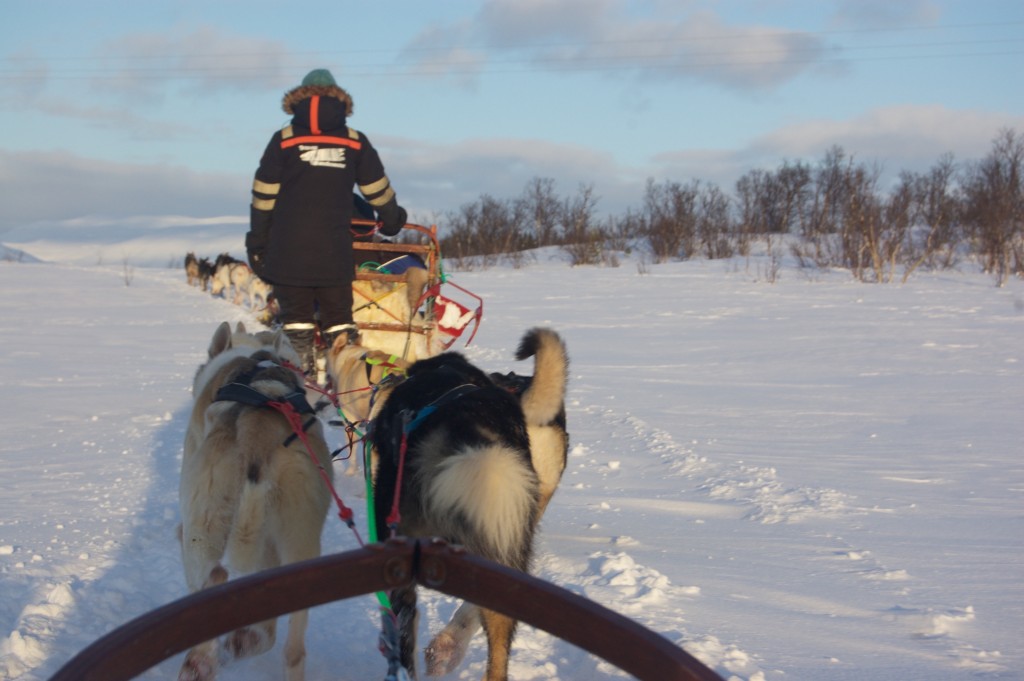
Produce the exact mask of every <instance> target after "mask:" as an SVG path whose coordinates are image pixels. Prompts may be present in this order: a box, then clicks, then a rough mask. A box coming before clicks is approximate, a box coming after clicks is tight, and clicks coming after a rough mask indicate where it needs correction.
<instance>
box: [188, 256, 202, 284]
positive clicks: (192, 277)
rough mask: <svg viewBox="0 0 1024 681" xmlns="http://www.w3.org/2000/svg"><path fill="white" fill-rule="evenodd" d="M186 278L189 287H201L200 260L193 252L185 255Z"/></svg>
mask: <svg viewBox="0 0 1024 681" xmlns="http://www.w3.org/2000/svg"><path fill="white" fill-rule="evenodd" d="M185 278H186V279H187V280H188V285H189V286H199V260H198V259H196V254H195V253H193V252H192V251H189V252H188V253H186V254H185Z"/></svg>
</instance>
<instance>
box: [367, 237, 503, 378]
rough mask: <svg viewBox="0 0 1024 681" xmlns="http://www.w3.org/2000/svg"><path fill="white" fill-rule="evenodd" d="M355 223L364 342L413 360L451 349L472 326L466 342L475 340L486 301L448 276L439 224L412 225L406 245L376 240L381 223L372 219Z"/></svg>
mask: <svg viewBox="0 0 1024 681" xmlns="http://www.w3.org/2000/svg"><path fill="white" fill-rule="evenodd" d="M352 226H353V235H354V237H355V241H354V242H353V244H352V248H353V251H354V253H355V256H356V264H357V270H356V277H355V280H354V281H353V283H352V298H353V320H354V321H355V323H356V325H357V326H358V327H359V331H360V335H361V337H362V344H363V345H366V346H367V347H371V348H374V349H376V350H381V351H384V352H387V353H390V354H395V355H398V356H399V357H402V358H404V359H407V360H410V361H412V360H416V359H421V358H423V357H432V356H433V355H436V354H438V353H439V352H443V351H444V350H447V349H449V348H450V347H451V346H452V345H454V344H455V342H456V341H458V340H459V339H460V338H461V337H462V336H463V335H464V334H465V331H466V330H467V329H468V328H470V327H471V326H472V331H471V332H470V334H469V336H468V338H467V340H466V344H467V345H468V344H469V343H470V342H472V340H473V338H474V337H475V336H476V332H477V329H478V328H479V326H480V321H481V319H482V317H483V300H482V299H481V298H480V297H479V296H477V295H476V294H474V293H472V292H471V291H468V290H466V289H465V288H462V287H461V286H458V285H457V284H455V283H453V282H451V281H449V280H448V279H447V277H446V276H445V274H444V272H443V270H442V267H441V253H440V247H439V245H438V241H437V227H436V226H434V225H431V226H430V227H424V226H422V225H417V224H406V225H405V227H404V228H403V230H402V232H401V234H402V235H403V236H404V237H405V239H406V241H405V242H404V243H397V242H387V241H383V242H381V241H371V240H370V239H371V238H372V235H373V233H374V232H375V229H376V223H374V222H372V221H369V220H353V222H352ZM446 285H447V286H450V287H452V288H453V289H455V290H457V291H458V292H459V294H458V296H459V298H461V302H460V300H456V296H455V294H453V293H451V292H449V290H447V289H445V286H446ZM467 297H468V298H467ZM470 299H472V300H470Z"/></svg>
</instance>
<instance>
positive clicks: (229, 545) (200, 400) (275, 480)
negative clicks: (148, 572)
mask: <svg viewBox="0 0 1024 681" xmlns="http://www.w3.org/2000/svg"><path fill="white" fill-rule="evenodd" d="M285 362H291V363H292V365H293V366H297V365H298V364H299V358H298V356H297V354H296V353H295V351H294V350H293V349H292V347H291V346H290V345H289V344H288V341H287V339H286V338H285V336H284V335H283V334H280V333H271V332H261V333H258V334H249V333H246V331H245V328H244V327H243V326H242V325H241V324H239V325H238V327H237V328H236V330H235V331H234V332H232V331H231V328H230V326H229V325H228V324H227V322H224V323H222V324H221V325H220V327H218V329H217V331H216V333H215V334H214V336H213V339H212V340H211V342H210V347H209V361H207V362H206V364H204V365H202V366H201V367H200V368H199V370H198V371H197V373H196V376H195V380H194V382H193V386H192V392H193V397H194V404H193V408H192V416H191V419H190V421H189V425H188V431H187V433H186V435H185V452H184V459H183V462H182V470H181V488H180V495H181V517H182V526H181V528H180V539H181V552H182V560H183V563H184V567H185V579H186V582H187V583H188V588H189V591H190V592H196V591H198V590H199V589H203V588H206V587H210V586H214V585H217V584H221V583H223V582H224V581H226V580H227V578H228V570H227V567H225V565H227V566H228V567H230V568H231V570H232V571H233V572H237V573H239V574H246V573H252V572H256V571H259V570H264V569H268V568H272V567H277V566H279V565H282V564H285V563H293V562H297V561H301V560H307V559H310V558H316V557H317V556H319V555H320V534H321V531H322V529H323V525H324V520H325V518H326V515H327V507H328V505H329V503H330V491H329V489H328V487H327V483H326V481H325V480H323V479H322V478H321V475H322V473H321V470H318V468H319V469H322V471H326V472H328V474H329V472H330V470H331V457H330V453H329V452H328V448H327V445H326V443H325V441H324V435H323V430H322V426H321V425H320V421H319V420H318V419H317V418H316V417H315V415H314V414H312V413H308V414H304V415H303V418H304V421H305V424H304V425H305V426H306V430H305V433H306V436H307V437H306V438H305V439H306V441H308V442H309V448H307V447H306V445H305V443H304V442H303V438H297V437H291V436H292V435H293V429H292V427H291V426H290V425H289V423H288V421H287V420H286V418H285V417H284V416H283V415H282V414H280V413H278V412H277V411H276V410H275V409H272V408H270V407H269V406H267V405H265V404H264V406H260V401H261V400H264V401H265V402H266V401H269V402H275V403H285V402H287V403H288V404H291V405H292V406H293V408H295V405H296V404H298V405H299V407H298V408H296V410H297V411H300V412H301V411H304V410H303V409H301V405H302V404H303V403H304V401H305V393H304V390H303V384H302V381H301V379H300V378H299V377H298V376H297V375H296V374H295V373H294V372H292V371H291V370H290V369H287V368H285V366H283V365H284V363H285ZM300 399H301V402H300V401H299V400H300ZM306 407H308V404H306ZM314 456H315V459H316V460H315V461H314ZM225 559H226V560H225ZM307 622H308V615H307V613H306V611H301V612H297V613H293V614H292V615H291V617H290V620H289V625H288V638H287V641H286V642H285V646H284V658H285V659H284V663H285V676H286V678H287V679H288V681H302V679H303V675H304V670H305V657H306V651H305V643H304V638H305V631H306V626H307ZM275 627H276V621H275V620H270V621H268V622H262V623H260V624H256V625H252V626H248V627H243V628H241V629H238V630H236V631H234V632H232V633H231V634H229V635H227V636H226V637H224V640H223V641H222V643H221V644H220V645H218V642H217V641H216V640H214V641H207V642H205V643H202V644H200V645H198V646H196V647H194V648H193V649H192V650H190V651H189V653H188V655H187V656H186V658H185V662H184V664H183V665H182V668H181V671H180V672H179V675H178V679H179V681H210V680H211V679H213V678H214V677H215V676H216V674H217V668H218V664H219V662H220V661H222V660H223V661H229V660H231V659H234V658H238V657H245V656H248V655H255V654H257V653H262V652H265V651H266V650H268V649H270V648H271V647H272V646H273V644H274V635H275Z"/></svg>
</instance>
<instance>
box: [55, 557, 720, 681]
mask: <svg viewBox="0 0 1024 681" xmlns="http://www.w3.org/2000/svg"><path fill="white" fill-rule="evenodd" d="M411 582H417V583H419V584H422V585H423V586H426V587H428V588H431V589H434V590H436V591H441V592H443V593H446V594H449V595H452V596H457V597H459V598H464V599H466V600H468V601H471V602H473V603H476V604H477V605H480V606H482V607H485V608H490V609H492V610H497V611H499V612H502V613H505V614H506V615H509V616H511V617H514V618H515V619H517V620H520V621H522V622H525V623H527V624H530V625H532V626H534V627H537V628H539V629H543V630H544V631H547V632H548V633H550V634H552V635H554V636H557V637H558V638H561V639H562V640H564V641H567V642H569V643H572V644H573V645H575V646H577V647H579V648H582V649H584V650H586V651H588V652H590V653H593V654H595V655H597V656H599V657H601V658H603V659H605V660H607V661H608V662H610V663H611V664H613V665H615V666H616V667H618V668H619V669H621V670H623V671H625V672H628V673H630V674H632V675H633V676H634V677H636V678H637V679H640V680H641V681H722V680H721V677H719V676H718V675H717V674H716V673H715V672H714V671H712V670H711V669H708V668H707V667H706V666H704V665H703V664H702V663H701V662H700V661H699V660H697V659H696V658H694V657H693V656H692V655H690V654H689V653H687V652H686V651H684V650H683V649H682V648H680V647H678V646H676V645H674V644H672V643H671V642H670V641H668V639H666V638H664V637H663V636H660V635H659V634H656V633H654V632H652V631H650V630H649V629H645V628H644V627H642V626H640V625H639V624H637V623H636V622H634V621H633V620H631V619H629V618H627V617H624V616H622V615H620V614H618V613H616V612H614V611H612V610H609V609H608V608H605V607H603V606H601V605H598V604H597V603H594V602H592V601H589V600H587V599H586V598H583V597H582V596H578V595H576V594H574V593H572V592H570V591H567V590H565V589H562V588H561V587H558V586H555V585H553V584H550V583H548V582H545V581H543V580H541V579H537V578H536V577H531V576H530V575H527V574H524V573H522V572H518V571H516V570H512V569H510V568H507V567H504V566H502V565H498V564H496V563H492V562H490V561H487V560H485V559H482V558H479V557H477V556H473V555H470V554H469V553H466V552H465V551H463V550H462V549H460V548H459V547H455V546H450V545H448V544H446V543H444V542H439V541H413V540H405V539H397V540H391V541H388V542H386V543H383V544H373V545H371V546H367V547H366V548H362V549H357V550H355V551H348V552H345V553H340V554H335V555H330V556H323V557H321V558H317V559H315V560H310V561H305V562H302V563H294V564H291V565H286V566H283V567H280V568H275V569H273V570H267V571H265V572H261V573H259V574H255V575H250V576H248V577H241V578H239V579H234V580H231V581H229V582H227V583H225V584H222V585H220V586H216V587H212V588H209V589H204V590H202V591H199V592H197V593H195V594H192V595H191V596H187V597H185V598H182V599H180V600H177V601H174V602H173V603H169V604H167V605H165V606H163V607H161V608H158V609H156V610H152V611H150V612H148V613H146V614H145V615H142V616H141V617H138V618H136V619H134V620H132V621H131V622H128V623H127V624H125V625H123V626H121V627H119V628H118V629H115V630H114V631H112V632H110V633H109V634H107V635H106V636H104V637H102V638H100V639H99V640H97V641H96V642H94V643H93V644H91V645H90V646H88V647H87V648H85V649H84V650H82V651H81V652H80V653H79V654H78V655H76V656H75V657H74V658H72V659H71V660H70V661H68V663H67V664H65V665H64V666H63V667H62V668H61V669H60V670H59V671H58V672H57V673H56V674H55V675H54V676H52V677H50V681H126V680H127V679H131V678H134V677H135V676H138V675H139V674H141V673H143V672H144V671H146V670H147V669H149V668H150V667H153V666H155V665H156V664H158V663H160V662H162V661H163V660H166V659H167V658H169V657H171V656H173V655H176V654H177V653H180V652H183V651H185V650H188V649H189V648H191V647H192V646H194V645H196V644H198V643H201V642H203V641H207V640H210V639H212V638H215V637H217V636H220V635H222V634H225V633H227V632H229V631H233V630H235V629H237V628H239V627H241V626H244V625H247V624H252V623H254V622H260V621H263V620H267V619H271V618H274V617H279V616H281V615H284V614H286V613H289V612H293V611H295V610H301V609H304V608H311V607H314V606H317V605H322V604H324V603H330V602H332V601H337V600H342V599H345V598H351V597H353V596H360V595H363V594H367V593H372V592H374V591H384V590H388V589H392V588H394V587H397V586H401V585H405V584H409V583H411ZM382 671H383V667H382Z"/></svg>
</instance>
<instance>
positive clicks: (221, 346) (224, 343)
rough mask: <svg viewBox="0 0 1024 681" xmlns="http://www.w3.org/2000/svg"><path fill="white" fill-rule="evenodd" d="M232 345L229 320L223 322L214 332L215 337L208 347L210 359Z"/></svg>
mask: <svg viewBox="0 0 1024 681" xmlns="http://www.w3.org/2000/svg"><path fill="white" fill-rule="evenodd" d="M230 347H231V325H230V324H228V323H227V322H221V323H220V326H218V327H217V330H216V331H214V332H213V338H212V339H211V340H210V347H209V348H208V349H207V353H208V354H209V356H210V359H213V358H214V357H216V356H217V355H219V354H220V353H222V352H224V351H225V350H227V349H229V348H230Z"/></svg>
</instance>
